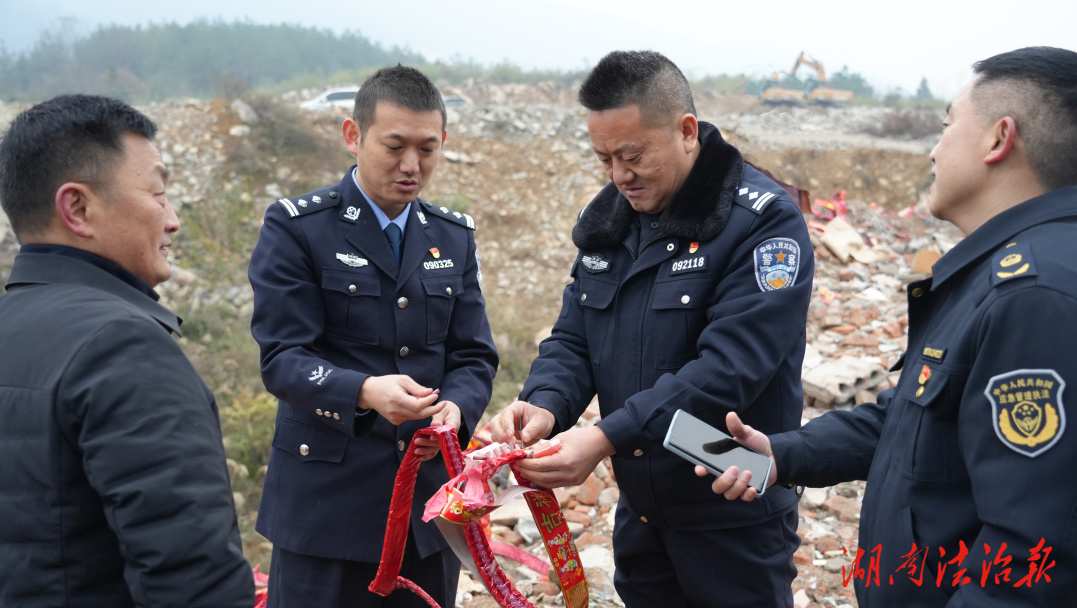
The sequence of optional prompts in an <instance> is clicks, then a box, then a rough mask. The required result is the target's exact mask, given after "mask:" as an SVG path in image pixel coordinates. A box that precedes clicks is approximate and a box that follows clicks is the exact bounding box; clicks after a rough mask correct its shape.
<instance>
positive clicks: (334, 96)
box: [299, 87, 359, 111]
mask: <svg viewBox="0 0 1077 608" xmlns="http://www.w3.org/2000/svg"><path fill="white" fill-rule="evenodd" d="M358 92H359V87H337V88H335V89H329V90H327V91H324V92H323V93H322V94H321V95H318V96H317V97H315V98H314V99H308V100H307V101H304V102H303V103H301V104H299V107H301V108H303V109H305V110H327V109H333V108H339V109H343V110H349V111H350V110H351V109H352V108H353V107H354V106H355V94H356V93H358Z"/></svg>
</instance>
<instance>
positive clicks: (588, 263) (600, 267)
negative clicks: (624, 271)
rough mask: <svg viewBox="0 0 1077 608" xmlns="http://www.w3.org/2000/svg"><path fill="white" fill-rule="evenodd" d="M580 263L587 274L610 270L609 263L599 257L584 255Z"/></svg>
mask: <svg viewBox="0 0 1077 608" xmlns="http://www.w3.org/2000/svg"><path fill="white" fill-rule="evenodd" d="M580 261H581V262H583V267H584V268H586V269H587V270H588V272H606V271H607V270H609V269H610V261H609V260H607V259H604V258H603V257H602V256H599V255H585V256H583V258H582V259H581V260H580Z"/></svg>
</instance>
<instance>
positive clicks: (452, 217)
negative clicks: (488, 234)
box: [421, 201, 475, 230]
mask: <svg viewBox="0 0 1077 608" xmlns="http://www.w3.org/2000/svg"><path fill="white" fill-rule="evenodd" d="M421 203H422V205H423V207H424V208H426V210H427V212H428V213H429V214H430V215H431V216H433V217H440V218H442V219H445V220H449V221H450V222H455V223H457V224H460V225H461V226H463V227H464V228H469V229H471V230H474V229H475V218H473V217H471V216H470V215H468V214H466V213H460V212H459V211H453V210H452V209H449V208H448V207H443V206H439V205H435V204H434V203H431V202H430V201H421Z"/></svg>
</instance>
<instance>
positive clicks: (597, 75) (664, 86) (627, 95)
mask: <svg viewBox="0 0 1077 608" xmlns="http://www.w3.org/2000/svg"><path fill="white" fill-rule="evenodd" d="M577 99H578V100H579V102H580V105H582V106H583V107H585V108H587V109H588V110H590V111H592V112H601V111H603V110H615V109H619V108H624V107H626V106H630V105H637V106H639V110H640V116H641V120H642V122H643V126H646V127H651V126H659V125H663V126H664V125H665V124H666V123H667V122H669V121H670V120H672V119H673V118H675V117H680V116H682V115H684V114H692V115H695V113H696V105H695V102H694V101H693V99H692V87H691V85H689V84H688V79H687V78H685V77H684V73H682V72H681V70H680V68H678V67H677V65H676V64H674V63H673V62H672V61H670V60H669V59H668V58H667V57H666V56H665V55H662V54H661V53H657V52H655V51H613V52H612V53H610V54H608V55H606V56H605V57H603V58H602V59H601V60H599V62H598V64H597V65H596V66H595V67H594V69H592V70H591V73H590V74H588V75H587V78H585V79H584V81H583V84H582V85H580V92H579V94H578V95H577Z"/></svg>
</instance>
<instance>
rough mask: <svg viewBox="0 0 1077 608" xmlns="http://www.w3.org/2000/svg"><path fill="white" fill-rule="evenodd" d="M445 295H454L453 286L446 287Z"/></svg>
mask: <svg viewBox="0 0 1077 608" xmlns="http://www.w3.org/2000/svg"><path fill="white" fill-rule="evenodd" d="M445 295H447V296H451V295H452V287H446V288H445Z"/></svg>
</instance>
